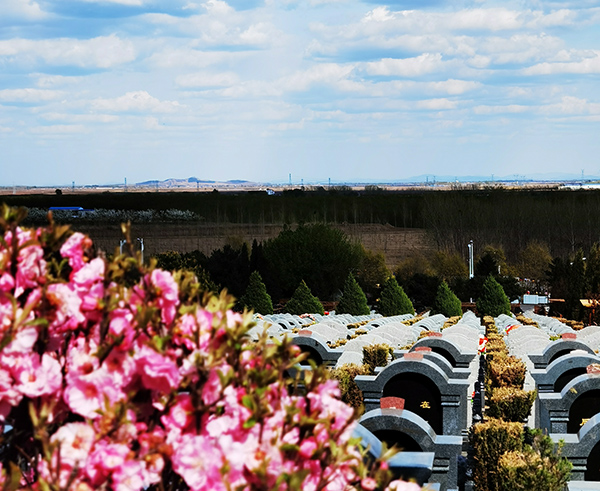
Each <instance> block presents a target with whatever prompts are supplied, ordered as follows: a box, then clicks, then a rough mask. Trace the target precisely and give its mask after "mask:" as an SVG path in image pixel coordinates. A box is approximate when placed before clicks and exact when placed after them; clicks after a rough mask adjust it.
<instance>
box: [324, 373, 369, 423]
mask: <svg viewBox="0 0 600 491" xmlns="http://www.w3.org/2000/svg"><path fill="white" fill-rule="evenodd" d="M369 374H370V373H369V368H368V367H367V366H365V365H360V366H359V365H354V364H350V365H342V366H341V367H339V368H335V369H334V370H331V372H330V376H331V378H332V379H334V380H337V381H338V384H339V387H340V392H341V393H342V401H344V402H345V403H346V404H348V405H349V406H352V407H353V408H354V411H355V413H356V415H357V416H360V415H362V413H364V412H365V404H364V400H363V393H362V391H361V390H360V389H359V388H358V385H356V382H355V381H354V378H355V377H356V376H357V375H369Z"/></svg>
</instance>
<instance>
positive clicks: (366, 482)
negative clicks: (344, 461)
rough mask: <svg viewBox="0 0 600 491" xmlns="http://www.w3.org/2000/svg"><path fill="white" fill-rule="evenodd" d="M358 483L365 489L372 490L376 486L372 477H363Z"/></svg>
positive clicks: (366, 490)
mask: <svg viewBox="0 0 600 491" xmlns="http://www.w3.org/2000/svg"><path fill="white" fill-rule="evenodd" d="M360 485H361V487H362V488H363V489H364V490H365V491H373V490H374V489H376V488H377V481H376V480H375V479H373V478H372V477H365V478H363V479H362V480H361V481H360Z"/></svg>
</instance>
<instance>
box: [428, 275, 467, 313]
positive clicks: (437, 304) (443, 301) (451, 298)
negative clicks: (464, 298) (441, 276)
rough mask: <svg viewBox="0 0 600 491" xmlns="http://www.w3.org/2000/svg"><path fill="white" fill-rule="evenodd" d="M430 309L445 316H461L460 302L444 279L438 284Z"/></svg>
mask: <svg viewBox="0 0 600 491" xmlns="http://www.w3.org/2000/svg"><path fill="white" fill-rule="evenodd" d="M431 311H432V313H433V314H443V315H444V316H446V317H454V316H462V304H461V302H460V300H459V299H458V297H457V296H456V295H455V294H454V293H453V292H452V290H450V287H449V286H448V283H446V282H445V281H442V282H441V283H440V286H438V289H437V294H436V296H435V300H434V302H433V307H432V309H431Z"/></svg>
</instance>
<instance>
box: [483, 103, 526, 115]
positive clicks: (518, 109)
mask: <svg viewBox="0 0 600 491" xmlns="http://www.w3.org/2000/svg"><path fill="white" fill-rule="evenodd" d="M529 110H531V108H530V107H528V106H521V105H518V104H509V105H506V106H475V107H474V108H473V112H474V113H475V114H482V115H487V114H504V113H510V114H518V113H524V112H526V111H529Z"/></svg>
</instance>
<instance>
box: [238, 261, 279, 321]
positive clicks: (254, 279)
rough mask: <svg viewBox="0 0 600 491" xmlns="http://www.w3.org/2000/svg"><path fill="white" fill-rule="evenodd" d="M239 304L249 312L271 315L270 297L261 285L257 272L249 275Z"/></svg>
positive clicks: (271, 303)
mask: <svg viewBox="0 0 600 491" xmlns="http://www.w3.org/2000/svg"><path fill="white" fill-rule="evenodd" d="M240 303H241V304H242V305H243V306H244V307H246V308H248V309H249V310H254V312H257V313H259V314H263V315H270V314H272V313H273V302H272V301H271V296H270V295H269V294H268V293H267V287H266V286H265V284H264V283H263V281H262V277H261V276H260V273H259V272H258V271H253V272H252V274H251V275H250V280H249V282H248V288H246V292H245V293H244V295H242V297H241V298H240Z"/></svg>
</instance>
